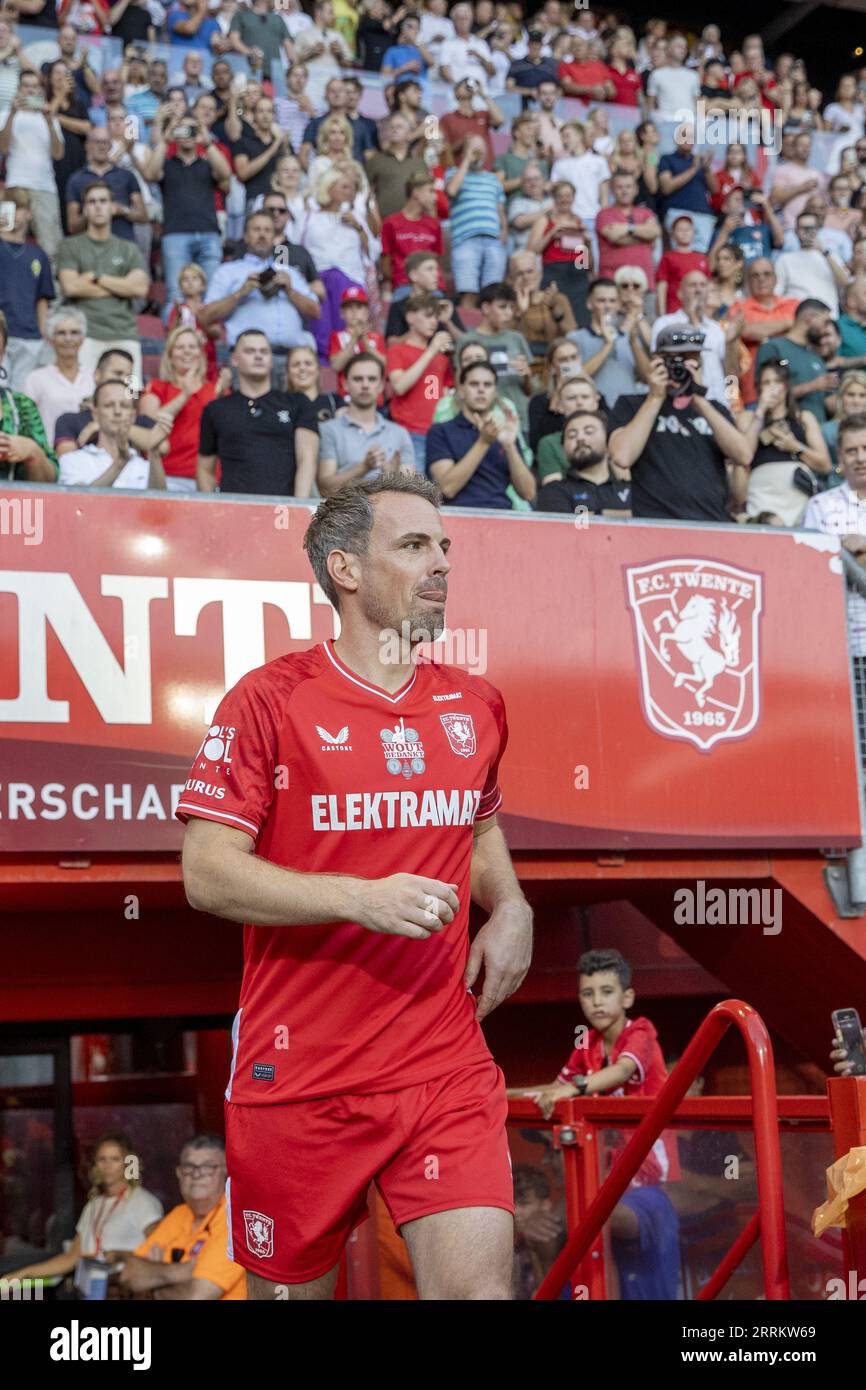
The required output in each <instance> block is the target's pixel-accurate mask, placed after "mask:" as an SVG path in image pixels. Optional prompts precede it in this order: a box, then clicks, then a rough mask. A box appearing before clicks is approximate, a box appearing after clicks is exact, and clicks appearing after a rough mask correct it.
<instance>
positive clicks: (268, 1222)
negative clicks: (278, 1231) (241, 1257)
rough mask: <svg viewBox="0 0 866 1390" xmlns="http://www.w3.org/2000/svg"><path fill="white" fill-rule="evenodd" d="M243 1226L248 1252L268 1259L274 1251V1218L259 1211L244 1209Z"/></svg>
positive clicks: (262, 1258) (261, 1258) (259, 1257)
mask: <svg viewBox="0 0 866 1390" xmlns="http://www.w3.org/2000/svg"><path fill="white" fill-rule="evenodd" d="M244 1228H245V1230H246V1235H247V1249H248V1250H249V1252H250V1254H251V1255H255V1256H256V1257H257V1259H259V1260H269V1259H270V1258H271V1256H272V1255H273V1253H274V1218H273V1217H272V1216H264V1215H263V1213H262V1212H260V1211H245V1212H244Z"/></svg>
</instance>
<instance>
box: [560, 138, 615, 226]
mask: <svg viewBox="0 0 866 1390" xmlns="http://www.w3.org/2000/svg"><path fill="white" fill-rule="evenodd" d="M609 178H610V168H609V167H608V162H607V160H606V159H602V157H601V155H600V154H594V153H593V152H592V150H587V151H586V153H585V154H565V155H563V156H562V159H557V160H556V161H555V162H554V165H553V168H552V169H551V171H550V180H551V183H557V182H558V181H559V180H560V179H562V180H564V182H566V183H570V184H571V185H572V186H573V188H574V202H573V203H572V205H571V210H572V212H573V213H574V215H575V217H590V218H592V217H598V214H599V212H600V211H601V200H600V198H599V189H600V188H601V185H602V184H603V183H604V182H605V180H606V179H609Z"/></svg>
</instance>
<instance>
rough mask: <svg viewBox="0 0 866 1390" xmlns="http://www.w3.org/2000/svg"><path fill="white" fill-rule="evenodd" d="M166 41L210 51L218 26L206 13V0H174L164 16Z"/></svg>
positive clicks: (180, 46)
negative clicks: (166, 33)
mask: <svg viewBox="0 0 866 1390" xmlns="http://www.w3.org/2000/svg"><path fill="white" fill-rule="evenodd" d="M165 27H166V30H167V32H168V41H169V43H171V44H174V45H175V46H177V47H179V48H201V49H203V50H204V51H205V52H206V53H207V52H209V51H210V49H211V47H212V45H213V41H214V39H216V38H219V37H220V27H219V25H218V24H217V22H216V20H215V19H212V18H211V17H210V15H209V13H208V0H175V4H173V5H172V6H171V8H170V10H169V12H168V14H167V16H166V21H165Z"/></svg>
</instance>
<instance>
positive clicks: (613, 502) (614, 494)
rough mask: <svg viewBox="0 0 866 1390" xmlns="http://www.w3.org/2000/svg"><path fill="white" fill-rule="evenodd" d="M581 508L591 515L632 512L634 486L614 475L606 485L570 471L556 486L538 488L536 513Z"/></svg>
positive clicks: (553, 484)
mask: <svg viewBox="0 0 866 1390" xmlns="http://www.w3.org/2000/svg"><path fill="white" fill-rule="evenodd" d="M577 507H581V508H583V509H585V510H586V511H588V512H596V513H598V512H604V511H614V512H622V511H628V510H629V509H630V507H631V484H630V483H629V482H628V480H627V479H622V480H619V479H617V478H615V477H614V476H613V474H610V475H609V476H608V478H607V479H606V480H605V482H603V483H594V482H592V481H591V479H589V478H582V477H581V476H580V474H579V473H573V472H569V473H566V475H565V477H564V478H562V479H561V480H560V481H559V482H556V483H545V485H544V486H543V487H540V488H539V489H538V497H537V498H536V501H535V510H536V511H538V512H573V511H575V510H576V508H577Z"/></svg>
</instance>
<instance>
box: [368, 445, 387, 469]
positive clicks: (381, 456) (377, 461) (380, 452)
mask: <svg viewBox="0 0 866 1390" xmlns="http://www.w3.org/2000/svg"><path fill="white" fill-rule="evenodd" d="M364 467H365V468H366V469H367V472H368V473H369V472H371V471H372V470H373V469H374V468H382V469H384V467H385V450H384V449H383V448H382V446H381V444H374V445H373V446H372V448H370V449H368V450H367V452H366V454H365V455H364Z"/></svg>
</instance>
